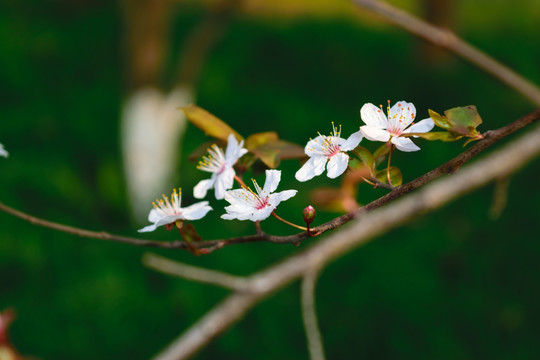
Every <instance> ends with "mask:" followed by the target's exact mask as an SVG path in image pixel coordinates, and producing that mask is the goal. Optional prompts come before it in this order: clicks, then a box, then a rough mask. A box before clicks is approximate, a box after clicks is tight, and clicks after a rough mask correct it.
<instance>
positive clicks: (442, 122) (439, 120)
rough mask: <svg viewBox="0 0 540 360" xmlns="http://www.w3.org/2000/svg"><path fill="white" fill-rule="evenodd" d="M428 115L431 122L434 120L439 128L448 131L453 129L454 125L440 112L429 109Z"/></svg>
mask: <svg viewBox="0 0 540 360" xmlns="http://www.w3.org/2000/svg"><path fill="white" fill-rule="evenodd" d="M428 113H429V117H430V118H431V120H433V122H434V123H435V125H437V126H438V127H440V128H443V129H446V130H448V129H450V128H451V127H452V124H451V123H450V122H449V121H448V119H446V118H445V117H444V116H442V115H441V114H439V113H438V112H436V111H433V110H431V109H428Z"/></svg>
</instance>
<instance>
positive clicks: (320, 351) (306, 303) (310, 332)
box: [302, 269, 325, 360]
mask: <svg viewBox="0 0 540 360" xmlns="http://www.w3.org/2000/svg"><path fill="white" fill-rule="evenodd" d="M318 275H319V272H318V270H317V269H310V270H308V271H307V272H306V274H305V275H304V277H303V278H302V319H303V320H304V328H305V330H306V338H307V343H308V350H309V357H310V359H311V360H324V359H325V356H324V347H323V343H322V337H321V331H320V330H319V325H318V321H317V310H316V308H315V285H316V283H317V278H318Z"/></svg>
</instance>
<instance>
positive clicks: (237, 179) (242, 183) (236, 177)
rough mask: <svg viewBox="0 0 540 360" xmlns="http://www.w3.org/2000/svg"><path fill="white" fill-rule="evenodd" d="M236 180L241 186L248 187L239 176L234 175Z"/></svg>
mask: <svg viewBox="0 0 540 360" xmlns="http://www.w3.org/2000/svg"><path fill="white" fill-rule="evenodd" d="M234 180H236V182H238V183H239V184H240V186H242V187H244V188H247V185H246V183H245V182H244V180H242V179H240V177H238V175H236V174H235V175H234Z"/></svg>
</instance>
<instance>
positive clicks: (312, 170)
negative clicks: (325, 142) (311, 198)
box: [295, 155, 327, 182]
mask: <svg viewBox="0 0 540 360" xmlns="http://www.w3.org/2000/svg"><path fill="white" fill-rule="evenodd" d="M326 160H327V158H326V156H320V155H319V156H313V157H310V158H309V160H308V161H306V163H305V164H304V165H303V166H302V167H301V168H300V169H299V170H298V171H297V172H296V174H295V177H296V180H298V181H302V182H303V181H308V180H310V179H313V178H314V177H315V176H319V175H321V174H322V173H323V171H324V166H325V165H326Z"/></svg>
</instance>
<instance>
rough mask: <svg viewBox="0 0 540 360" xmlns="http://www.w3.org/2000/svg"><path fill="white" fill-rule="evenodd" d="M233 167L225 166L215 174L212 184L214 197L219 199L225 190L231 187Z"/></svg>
mask: <svg viewBox="0 0 540 360" xmlns="http://www.w3.org/2000/svg"><path fill="white" fill-rule="evenodd" d="M234 175H235V172H234V169H233V168H232V167H229V168H226V169H225V170H224V171H223V172H222V173H221V174H218V175H217V176H216V182H215V184H214V188H215V195H216V199H218V200H221V199H223V197H224V196H225V191H227V190H229V189H232V187H233V184H234Z"/></svg>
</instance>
